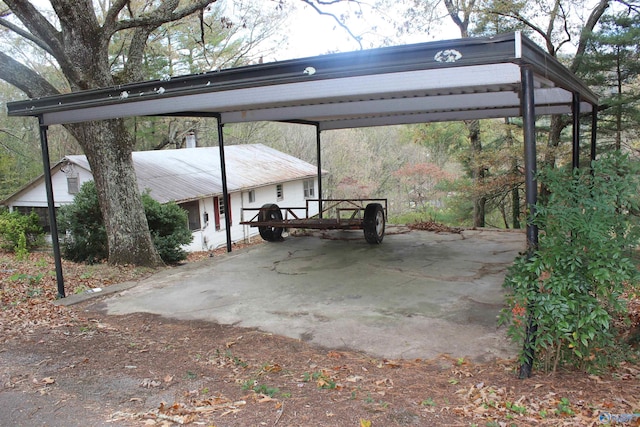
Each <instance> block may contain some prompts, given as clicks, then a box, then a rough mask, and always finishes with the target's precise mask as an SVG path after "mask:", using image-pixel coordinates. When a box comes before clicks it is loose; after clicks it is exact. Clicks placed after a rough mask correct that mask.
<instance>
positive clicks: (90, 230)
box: [59, 181, 193, 263]
mask: <svg viewBox="0 0 640 427" xmlns="http://www.w3.org/2000/svg"><path fill="white" fill-rule="evenodd" d="M142 203H143V205H144V209H145V214H146V216H147V222H148V223H149V230H150V231H151V236H152V238H153V243H154V245H155V246H156V249H157V250H158V253H159V254H160V257H161V258H162V260H163V261H164V262H166V263H176V262H178V261H181V260H183V259H185V258H186V257H187V253H186V252H185V251H184V250H183V249H182V248H181V246H182V245H185V244H188V243H190V242H191V240H192V238H193V237H192V235H191V232H190V231H189V227H188V225H187V212H186V211H185V210H183V209H182V208H180V207H179V206H178V205H176V204H175V203H167V204H164V205H163V204H160V203H159V202H157V201H156V200H154V199H153V198H152V197H151V196H149V195H148V194H143V196H142ZM59 213H60V215H59V224H60V229H61V230H65V231H66V233H65V235H64V237H63V239H62V245H61V247H62V252H63V256H64V257H65V258H66V259H69V260H72V261H76V262H88V263H95V262H98V261H101V260H104V259H107V258H108V255H109V251H108V247H107V232H106V230H105V227H104V224H103V221H102V213H101V211H100V205H99V204H98V193H97V191H96V186H95V183H94V182H93V181H88V182H86V183H84V184H83V185H82V187H81V188H80V191H79V192H78V194H76V197H75V199H74V202H73V203H72V204H70V205H67V206H63V207H62V208H60V211H59Z"/></svg>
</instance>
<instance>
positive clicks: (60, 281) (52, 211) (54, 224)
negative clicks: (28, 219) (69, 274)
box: [38, 115, 66, 298]
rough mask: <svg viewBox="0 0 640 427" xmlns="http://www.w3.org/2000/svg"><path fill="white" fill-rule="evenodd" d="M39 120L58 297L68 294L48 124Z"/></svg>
mask: <svg viewBox="0 0 640 427" xmlns="http://www.w3.org/2000/svg"><path fill="white" fill-rule="evenodd" d="M38 121H39V125H40V148H41V151H42V166H43V168H44V185H45V191H46V193H47V208H48V211H49V223H50V228H51V246H52V247H53V259H54V262H55V265H56V283H57V285H58V298H64V297H65V296H66V295H65V292H64V277H63V275H62V260H61V258H60V241H59V240H58V221H57V220H56V205H55V201H54V199H53V185H52V184H51V164H50V163H49V141H48V138H47V129H48V126H46V125H44V124H43V121H42V116H41V115H40V116H38Z"/></svg>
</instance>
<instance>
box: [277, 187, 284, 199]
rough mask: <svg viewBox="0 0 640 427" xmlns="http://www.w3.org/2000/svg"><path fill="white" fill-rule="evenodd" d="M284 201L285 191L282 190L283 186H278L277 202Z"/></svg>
mask: <svg viewBox="0 0 640 427" xmlns="http://www.w3.org/2000/svg"><path fill="white" fill-rule="evenodd" d="M282 199H284V191H283V190H282V184H278V185H276V200H282Z"/></svg>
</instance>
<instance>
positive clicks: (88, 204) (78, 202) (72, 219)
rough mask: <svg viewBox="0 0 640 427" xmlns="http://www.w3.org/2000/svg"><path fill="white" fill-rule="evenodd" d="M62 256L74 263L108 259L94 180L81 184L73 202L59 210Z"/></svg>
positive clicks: (105, 236)
mask: <svg viewBox="0 0 640 427" xmlns="http://www.w3.org/2000/svg"><path fill="white" fill-rule="evenodd" d="M58 214H59V215H58V225H59V228H60V230H61V236H62V239H61V245H60V248H61V250H62V256H63V257H64V258H66V259H68V260H71V261H75V262H88V263H95V262H99V261H102V260H104V259H107V257H108V256H109V249H108V247H107V232H106V229H105V227H104V223H103V221H102V213H101V211H100V205H99V204H98V192H97V190H96V185H95V183H94V182H93V181H88V182H85V183H84V184H82V187H81V188H80V191H79V192H78V194H76V195H75V197H74V199H73V203H71V204H69V205H66V206H62V207H61V208H60V209H59V210H58Z"/></svg>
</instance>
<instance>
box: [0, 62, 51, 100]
mask: <svg viewBox="0 0 640 427" xmlns="http://www.w3.org/2000/svg"><path fill="white" fill-rule="evenodd" d="M0 77H1V78H2V80H4V81H6V82H7V83H9V84H11V85H13V86H15V87H17V88H18V89H20V90H21V91H23V92H24V93H26V94H27V96H29V97H30V98H37V97H40V96H46V95H56V94H58V93H59V92H58V90H57V89H56V88H55V87H54V86H53V85H52V84H51V83H49V82H48V81H47V80H46V79H44V78H43V77H41V76H40V75H39V74H38V73H36V72H35V71H33V70H32V69H31V68H29V67H27V66H25V65H22V64H21V63H20V62H18V61H16V60H15V59H13V58H12V57H10V56H8V55H7V54H5V53H3V52H0Z"/></svg>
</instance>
